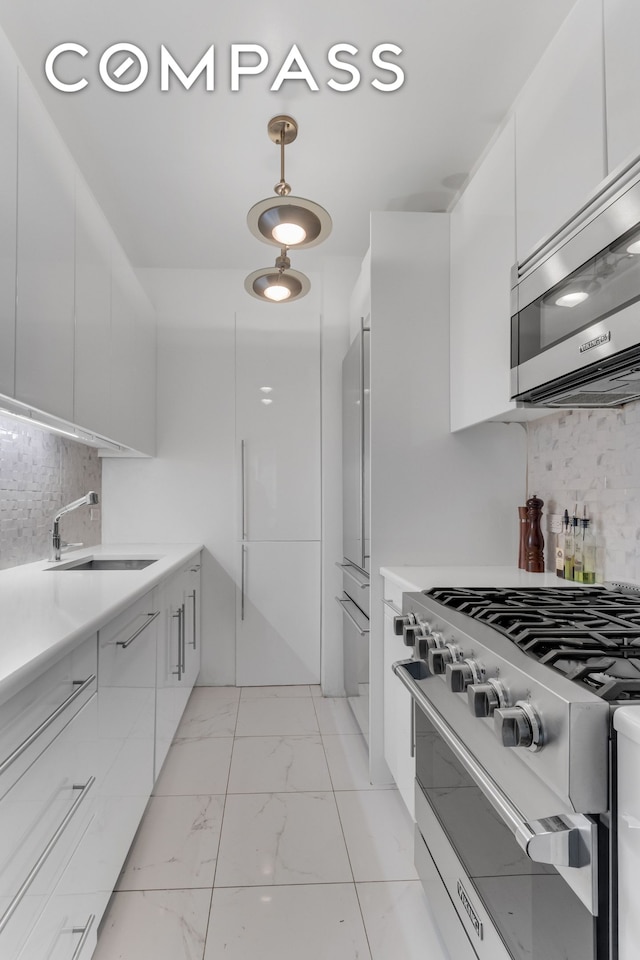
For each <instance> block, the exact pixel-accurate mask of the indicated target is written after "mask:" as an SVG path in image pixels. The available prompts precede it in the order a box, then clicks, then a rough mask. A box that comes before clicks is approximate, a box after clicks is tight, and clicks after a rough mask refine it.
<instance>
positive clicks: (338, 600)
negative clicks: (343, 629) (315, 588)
mask: <svg viewBox="0 0 640 960" xmlns="http://www.w3.org/2000/svg"><path fill="white" fill-rule="evenodd" d="M335 599H336V601H337V602H338V603H339V604H340V606H341V607H342V612H343V613H346V615H347V616H348V617H349V620H351V623H352V624H353V625H354V627H355V628H356V630H357V631H358V633H359V634H360V636H361V637H364V636H365V635H366V634H367V633H369V631H368V630H367V629H364V630H363V628H362V627H361V626H360V624H359V623H358V621H357V620H356V618H355V617H354V616H353V615H352V614H351V613H349V610H348V608H347V607H346V606H345V604H346V603H353V600H348V599H345V598H340V597H336V598H335Z"/></svg>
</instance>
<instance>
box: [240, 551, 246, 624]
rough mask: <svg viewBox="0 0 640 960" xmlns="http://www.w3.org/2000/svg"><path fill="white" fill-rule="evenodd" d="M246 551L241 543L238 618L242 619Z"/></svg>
mask: <svg viewBox="0 0 640 960" xmlns="http://www.w3.org/2000/svg"><path fill="white" fill-rule="evenodd" d="M246 553H247V548H246V547H245V545H244V543H243V544H242V560H241V567H242V569H241V571H240V619H241V620H244V559H245V555H246Z"/></svg>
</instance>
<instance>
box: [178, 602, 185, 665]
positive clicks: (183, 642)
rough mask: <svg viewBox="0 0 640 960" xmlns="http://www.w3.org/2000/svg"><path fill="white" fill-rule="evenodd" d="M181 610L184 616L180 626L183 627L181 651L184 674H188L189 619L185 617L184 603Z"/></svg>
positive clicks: (181, 618)
mask: <svg viewBox="0 0 640 960" xmlns="http://www.w3.org/2000/svg"><path fill="white" fill-rule="evenodd" d="M180 609H181V611H182V616H181V617H180V625H181V627H182V645H181V650H182V672H183V673H186V670H187V667H186V659H187V618H186V615H185V605H184V602H183V604H182V606H181V607H180Z"/></svg>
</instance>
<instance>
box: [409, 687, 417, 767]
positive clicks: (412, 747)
mask: <svg viewBox="0 0 640 960" xmlns="http://www.w3.org/2000/svg"><path fill="white" fill-rule="evenodd" d="M410 706H411V726H410V734H409V736H410V738H411V743H410V744H409V756H410V757H411V759H413V758H414V757H415V755H416V705H415V701H414V699H413V697H412V698H411V704H410Z"/></svg>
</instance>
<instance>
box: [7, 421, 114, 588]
mask: <svg viewBox="0 0 640 960" xmlns="http://www.w3.org/2000/svg"><path fill="white" fill-rule="evenodd" d="M89 490H95V491H96V492H97V494H98V496H101V493H102V462H101V460H100V458H99V457H98V452H97V450H95V449H94V448H93V447H88V446H86V445H85V444H81V443H77V442H75V441H73V440H67V439H65V438H64V437H59V436H57V435H56V434H53V433H48V432H47V431H46V430H41V429H39V428H38V427H34V426H32V425H31V424H28V423H22V422H21V421H19V420H13V419H12V418H11V417H2V416H0V570H2V569H5V568H7V567H15V566H17V565H18V564H21V563H30V562H31V561H33V560H40V559H45V558H46V557H48V555H49V545H50V530H51V521H52V518H53V515H54V513H55V512H56V510H58V509H60V507H62V506H64V504H66V503H70V502H71V501H72V500H76V499H77V498H78V497H82V496H84V494H85V493H87V492H88V491H89ZM60 526H61V534H62V538H63V539H64V540H66V541H67V542H69V543H80V542H81V543H84V545H85V546H95V545H96V544H98V543H100V541H101V520H100V507H99V506H97V507H91V508H89V507H86V508H85V507H82V508H81V509H79V510H75V511H73V513H70V514H68V515H66V516H65V517H64V519H63V520H62V521H61V525H60Z"/></svg>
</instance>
